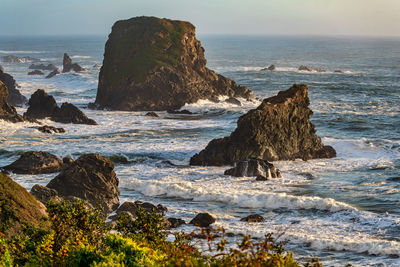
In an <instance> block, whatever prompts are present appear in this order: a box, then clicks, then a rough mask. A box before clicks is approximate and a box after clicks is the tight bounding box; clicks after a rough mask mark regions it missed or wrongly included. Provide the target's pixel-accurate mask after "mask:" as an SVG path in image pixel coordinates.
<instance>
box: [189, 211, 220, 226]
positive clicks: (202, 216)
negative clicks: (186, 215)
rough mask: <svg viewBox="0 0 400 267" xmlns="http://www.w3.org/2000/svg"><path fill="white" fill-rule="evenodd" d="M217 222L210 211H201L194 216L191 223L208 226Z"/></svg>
mask: <svg viewBox="0 0 400 267" xmlns="http://www.w3.org/2000/svg"><path fill="white" fill-rule="evenodd" d="M213 223H215V218H214V217H213V216H211V215H210V214H208V213H199V214H197V215H196V217H194V218H193V219H192V220H191V221H190V223H189V224H193V225H196V226H199V227H208V226H210V225H211V224H213Z"/></svg>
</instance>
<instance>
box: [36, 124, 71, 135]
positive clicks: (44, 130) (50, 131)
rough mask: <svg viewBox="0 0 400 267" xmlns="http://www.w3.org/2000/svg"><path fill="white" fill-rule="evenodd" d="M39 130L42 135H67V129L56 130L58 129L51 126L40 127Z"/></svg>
mask: <svg viewBox="0 0 400 267" xmlns="http://www.w3.org/2000/svg"><path fill="white" fill-rule="evenodd" d="M37 129H38V130H39V131H41V132H42V133H48V134H53V133H65V129H64V128H56V127H54V126H50V125H44V126H40V127H38V128H37Z"/></svg>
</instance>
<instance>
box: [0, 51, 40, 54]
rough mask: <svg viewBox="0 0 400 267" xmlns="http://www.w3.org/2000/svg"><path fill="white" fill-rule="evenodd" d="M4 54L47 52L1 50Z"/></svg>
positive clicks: (38, 52)
mask: <svg viewBox="0 0 400 267" xmlns="http://www.w3.org/2000/svg"><path fill="white" fill-rule="evenodd" d="M0 53H2V54H42V53H46V52H45V51H30V50H0Z"/></svg>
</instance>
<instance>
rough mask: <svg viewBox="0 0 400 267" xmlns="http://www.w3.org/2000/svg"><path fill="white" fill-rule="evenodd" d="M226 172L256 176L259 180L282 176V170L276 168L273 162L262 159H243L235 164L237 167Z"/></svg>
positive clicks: (235, 174) (242, 175) (233, 174)
mask: <svg viewBox="0 0 400 267" xmlns="http://www.w3.org/2000/svg"><path fill="white" fill-rule="evenodd" d="M224 174H225V175H231V176H235V177H252V176H256V177H257V179H258V180H267V179H268V178H281V177H282V174H281V172H280V170H278V169H276V168H275V166H274V165H273V164H271V163H269V162H268V161H266V160H262V159H247V160H241V161H239V162H237V163H236V164H235V167H233V168H231V169H229V170H226V171H225V173H224Z"/></svg>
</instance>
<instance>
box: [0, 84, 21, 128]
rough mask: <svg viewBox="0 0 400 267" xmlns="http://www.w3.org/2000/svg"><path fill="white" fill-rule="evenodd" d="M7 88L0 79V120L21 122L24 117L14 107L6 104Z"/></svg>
mask: <svg viewBox="0 0 400 267" xmlns="http://www.w3.org/2000/svg"><path fill="white" fill-rule="evenodd" d="M7 97H8V89H7V87H6V85H5V84H4V83H3V82H2V81H0V120H5V121H9V122H22V121H24V118H23V117H22V116H21V115H19V114H18V113H17V111H16V109H15V108H14V107H13V106H11V105H10V104H8V102H7Z"/></svg>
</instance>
